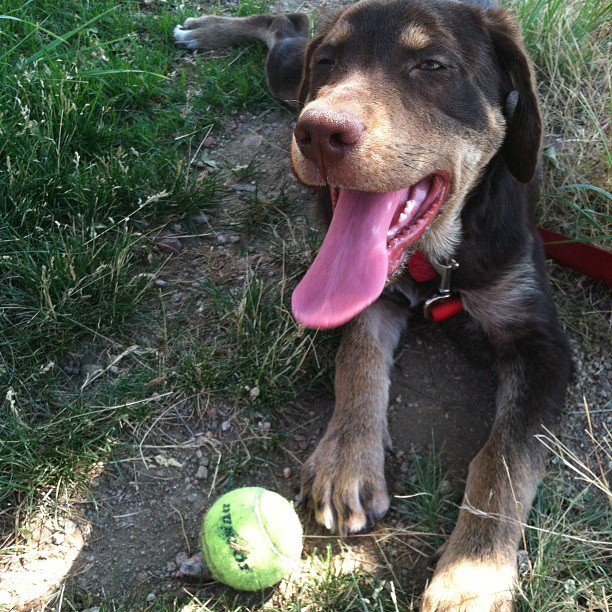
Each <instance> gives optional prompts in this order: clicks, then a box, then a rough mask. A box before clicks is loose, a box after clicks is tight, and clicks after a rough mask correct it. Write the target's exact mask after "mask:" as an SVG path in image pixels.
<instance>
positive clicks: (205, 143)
mask: <svg viewBox="0 0 612 612" xmlns="http://www.w3.org/2000/svg"><path fill="white" fill-rule="evenodd" d="M215 144H217V141H216V140H215V139H214V138H213V137H212V136H207V137H206V138H205V139H204V140H203V141H202V146H203V147H214V146H215Z"/></svg>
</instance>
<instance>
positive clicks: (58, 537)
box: [51, 531, 66, 546]
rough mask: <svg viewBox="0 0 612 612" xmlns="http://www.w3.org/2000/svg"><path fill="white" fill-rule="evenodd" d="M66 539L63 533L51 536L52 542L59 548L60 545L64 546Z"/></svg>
mask: <svg viewBox="0 0 612 612" xmlns="http://www.w3.org/2000/svg"><path fill="white" fill-rule="evenodd" d="M65 539H66V536H65V535H64V534H63V533H61V532H59V531H58V532H56V533H54V534H53V535H52V536H51V540H52V541H53V543H54V544H56V545H57V546H59V545H60V544H63V543H64V541H65Z"/></svg>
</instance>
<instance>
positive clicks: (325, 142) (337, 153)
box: [293, 109, 364, 166]
mask: <svg viewBox="0 0 612 612" xmlns="http://www.w3.org/2000/svg"><path fill="white" fill-rule="evenodd" d="M363 130H364V125H363V123H361V121H359V119H358V118H357V117H355V116H354V115H352V114H351V113H349V112H347V111H334V112H329V111H322V110H320V109H311V110H306V111H305V112H303V113H302V114H301V115H300V118H299V119H298V121H297V123H296V126H295V130H294V132H293V133H294V135H295V141H296V142H297V146H298V148H299V149H300V151H301V152H302V155H304V157H306V158H307V159H309V160H311V161H313V162H314V163H315V164H317V166H319V165H321V162H323V163H324V164H325V163H330V162H338V161H340V160H341V159H342V158H343V157H344V156H345V155H347V154H348V153H349V152H350V151H351V150H352V149H354V148H355V146H356V145H357V143H358V142H359V139H360V138H361V135H362V134H363Z"/></svg>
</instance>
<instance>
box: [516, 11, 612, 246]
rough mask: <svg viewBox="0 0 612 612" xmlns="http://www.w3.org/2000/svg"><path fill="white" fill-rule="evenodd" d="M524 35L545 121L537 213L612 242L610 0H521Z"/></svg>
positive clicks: (568, 229)
mask: <svg viewBox="0 0 612 612" xmlns="http://www.w3.org/2000/svg"><path fill="white" fill-rule="evenodd" d="M505 4H507V5H509V6H510V7H514V8H516V10H517V12H518V15H519V18H520V21H521V25H522V32H523V36H524V38H525V43H526V45H527V48H528V50H529V52H530V54H531V57H532V59H533V61H534V63H535V66H536V72H537V77H538V82H539V88H540V94H541V100H542V110H543V116H544V122H545V134H546V136H545V141H544V151H543V153H544V181H543V185H542V191H543V195H542V198H541V201H540V206H539V210H538V220H539V221H540V223H542V224H543V225H544V226H547V227H550V228H551V229H556V230H557V231H559V230H560V231H562V232H563V233H565V234H567V235H568V236H569V237H570V238H576V239H579V240H586V241H589V242H595V243H596V244H600V245H602V246H607V248H609V246H610V242H609V241H610V239H611V238H612V231H611V229H610V228H611V223H612V196H611V195H610V185H611V182H610V167H611V165H612V156H611V155H610V148H609V144H608V136H607V135H606V128H605V122H606V117H608V116H609V111H610V91H609V86H610V78H611V72H610V62H609V57H607V56H606V53H605V52H603V48H604V47H605V45H606V44H607V43H606V41H607V39H608V37H609V28H610V20H611V19H612V3H610V2H609V0H587V1H586V2H567V1H566V0H519V1H518V2H506V3H505Z"/></svg>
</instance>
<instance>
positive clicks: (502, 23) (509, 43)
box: [487, 9, 542, 183]
mask: <svg viewBox="0 0 612 612" xmlns="http://www.w3.org/2000/svg"><path fill="white" fill-rule="evenodd" d="M487 18H488V27H489V35H490V37H491V42H492V44H493V48H494V49H495V54H496V56H497V60H498V62H499V64H500V66H501V69H502V70H503V72H504V75H505V80H507V82H508V86H509V90H508V91H507V92H506V94H505V95H506V99H505V100H504V106H505V114H506V120H507V131H506V138H505V140H504V143H503V145H502V149H501V151H502V155H503V156H504V160H505V162H506V164H507V165H508V168H509V169H510V172H512V174H513V175H514V176H515V177H516V178H517V179H518V180H519V181H521V183H528V182H529V181H531V179H532V178H533V175H534V173H535V170H536V167H537V165H538V161H539V158H540V144H541V141H542V118H541V116H540V107H539V105H538V95H537V90H536V85H535V76H534V72H533V66H532V64H531V60H530V59H529V56H528V55H527V51H526V49H525V45H524V44H523V41H522V39H521V36H520V31H519V25H518V23H517V21H516V19H515V18H514V17H512V16H510V15H509V14H508V12H507V11H505V10H503V9H492V10H489V11H487ZM517 94H518V95H517Z"/></svg>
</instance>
